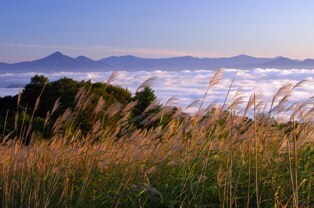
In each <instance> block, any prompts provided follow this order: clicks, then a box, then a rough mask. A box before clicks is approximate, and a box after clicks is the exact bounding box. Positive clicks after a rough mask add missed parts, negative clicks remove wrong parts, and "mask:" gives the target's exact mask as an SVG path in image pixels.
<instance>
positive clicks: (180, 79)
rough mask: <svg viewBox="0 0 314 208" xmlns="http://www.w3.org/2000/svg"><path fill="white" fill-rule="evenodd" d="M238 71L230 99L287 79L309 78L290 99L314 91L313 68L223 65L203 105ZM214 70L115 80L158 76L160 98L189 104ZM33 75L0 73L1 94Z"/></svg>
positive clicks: (221, 93)
mask: <svg viewBox="0 0 314 208" xmlns="http://www.w3.org/2000/svg"><path fill="white" fill-rule="evenodd" d="M236 72H237V74H236V77H235V81H234V84H233V86H232V88H231V92H230V95H229V99H228V101H227V102H231V100H232V97H233V96H234V94H235V92H236V91H239V92H240V93H242V95H243V96H245V97H246V99H247V100H248V99H249V97H250V96H251V94H252V93H254V92H256V93H257V94H259V95H261V96H262V97H263V99H264V101H266V102H269V101H270V100H271V98H272V97H273V95H274V93H275V92H276V91H277V90H278V89H279V88H280V87H281V86H282V85H284V84H285V83H288V82H290V83H292V84H295V83H297V82H299V81H301V80H307V82H306V83H304V84H303V85H302V86H301V87H299V88H296V89H295V90H294V92H293V93H292V96H291V97H290V98H289V101H290V102H299V101H305V100H307V99H309V98H311V97H312V96H313V95H314V69H312V70H308V69H304V70H302V69H290V70H282V69H252V70H236V69H224V70H223V73H222V79H221V81H220V82H219V84H217V85H216V86H214V87H213V88H211V89H210V90H209V92H208V94H207V96H206V100H205V105H204V106H206V105H207V104H209V103H212V102H216V103H223V102H224V99H225V97H226V94H227V92H228V89H229V86H230V83H231V80H232V78H233V76H234V74H235V73H236ZM214 74H215V71H210V70H197V71H189V70H184V71H179V72H175V71H162V70H157V71H151V72H149V71H136V72H127V71H119V72H117V77H116V78H115V79H114V81H113V83H112V84H115V85H119V86H122V87H125V88H128V89H129V90H130V91H131V92H132V93H134V92H135V91H136V89H137V88H138V86H140V85H141V84H142V83H143V82H144V81H145V80H147V79H148V78H150V77H155V78H156V79H155V80H154V82H153V84H152V88H153V89H154V90H155V93H156V95H157V97H158V99H159V100H160V101H161V102H166V101H167V100H168V99H169V98H171V97H176V98H178V100H177V102H176V103H175V105H179V106H182V107H186V106H188V105H189V104H190V103H192V102H193V101H196V100H201V99H202V98H203V96H204V93H205V91H206V89H207V87H208V83H209V81H210V79H211V78H212V77H213V75H214ZM34 75H35V73H19V74H11V73H5V74H0V97H3V96H6V95H14V94H17V92H18V90H19V87H18V86H24V85H25V84H26V83H28V82H29V81H30V78H31V77H32V76H34ZM43 75H45V76H47V77H49V79H50V80H57V79H59V78H61V77H68V78H73V79H75V80H92V81H93V82H104V81H106V80H107V79H108V77H109V76H110V75H111V72H84V73H81V72H78V73H75V72H58V73H49V74H45V73H43ZM8 86H9V87H10V88H8ZM194 110H195V109H194Z"/></svg>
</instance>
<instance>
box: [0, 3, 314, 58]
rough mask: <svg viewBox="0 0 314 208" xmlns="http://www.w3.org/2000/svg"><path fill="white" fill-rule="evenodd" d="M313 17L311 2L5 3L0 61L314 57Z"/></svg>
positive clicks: (0, 19)
mask: <svg viewBox="0 0 314 208" xmlns="http://www.w3.org/2000/svg"><path fill="white" fill-rule="evenodd" d="M313 11H314V1H312V0H298V1H295V0H263V1H262V0H237V1H236V0H194V1H192V0H158V1H157V0H155V1H153V0H132V1H131V0H1V2H0V28H1V29H0V62H10V63H12V62H17V61H23V60H32V59H36V58H40V57H43V56H46V55H47V54H49V53H52V52H54V51H56V50H58V51H61V52H63V53H65V54H68V55H70V56H74V57H75V56H78V55H86V56H88V57H91V58H94V59H99V58H103V57H106V56H111V55H125V54H132V55H137V56H142V57H171V56H183V55H192V56H197V57H218V56H219V57H221V56H234V55H238V54H242V53H245V54H248V55H252V56H257V57H273V56H287V57H291V58H299V59H304V58H308V57H311V58H314V12H313Z"/></svg>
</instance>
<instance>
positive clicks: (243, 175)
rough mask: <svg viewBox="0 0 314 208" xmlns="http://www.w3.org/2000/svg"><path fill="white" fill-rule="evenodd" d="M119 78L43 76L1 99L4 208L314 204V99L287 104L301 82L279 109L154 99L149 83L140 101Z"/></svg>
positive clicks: (237, 101)
mask: <svg viewBox="0 0 314 208" xmlns="http://www.w3.org/2000/svg"><path fill="white" fill-rule="evenodd" d="M220 74H221V71H218V72H217V73H216V75H215V76H214V77H213V78H212V79H211V80H210V81H209V85H208V89H207V91H206V92H205V94H204V99H205V98H206V96H208V94H209V90H210V89H211V88H212V87H213V86H214V85H216V84H217V83H218V82H219V80H220ZM113 78H114V76H112V77H111V78H109V80H108V81H107V82H106V83H91V82H88V81H87V82H84V81H83V82H76V81H73V80H71V79H67V78H64V79H61V80H58V81H54V82H49V81H48V80H47V78H45V77H42V76H35V77H34V78H33V79H32V81H31V83H30V84H28V85H27V86H26V87H25V89H24V90H23V92H22V93H21V94H19V95H17V96H15V97H6V98H2V99H0V106H1V112H0V119H1V132H0V135H1V137H0V138H1V143H2V144H1V147H0V151H1V157H0V170H1V171H0V178H1V180H0V198H1V203H2V204H1V206H2V207H313V206H314V192H313V179H314V175H313V171H314V169H313V167H314V146H313V142H314V139H313V133H314V132H313V130H314V129H313V127H314V126H313V112H314V108H313V104H314V103H313V98H310V99H309V100H307V101H305V102H302V103H289V102H288V100H289V96H290V95H291V92H292V91H293V90H294V89H295V88H297V87H301V85H302V84H303V82H302V81H301V82H299V83H297V84H296V85H292V84H289V83H288V84H286V85H284V86H282V87H281V88H280V89H278V91H277V92H276V93H275V94H274V97H273V100H272V102H271V104H270V106H269V109H265V108H264V104H265V103H264V102H263V101H262V100H261V99H260V98H259V96H258V95H256V94H252V96H251V97H250V98H249V100H248V101H244V99H243V96H242V95H241V94H239V93H237V94H236V95H235V96H234V97H233V98H229V97H228V96H229V93H228V94H227V95H226V99H225V100H226V102H225V103H223V104H222V105H216V104H215V103H212V104H210V105H209V106H204V105H205V104H204V102H203V101H204V99H203V101H201V102H200V103H192V104H191V105H190V106H188V107H187V108H186V109H181V108H180V107H174V106H172V104H171V103H172V100H171V99H170V100H169V101H168V102H167V103H165V104H163V105H161V104H160V103H158V102H156V101H154V100H155V98H156V97H155V95H154V92H153V90H152V89H151V88H150V87H149V83H150V81H151V80H148V81H146V82H145V83H143V84H142V85H141V86H140V87H139V89H138V90H137V93H136V94H135V96H132V95H131V93H130V92H128V91H127V90H125V89H122V88H120V87H117V86H113V85H111V84H110V83H111V80H112V79H113ZM230 89H232V85H231V86H230ZM229 91H230V90H229ZM227 101H228V102H227ZM229 101H230V102H229ZM244 102H246V103H245V105H243V104H244ZM243 106H244V107H243ZM191 107H197V108H198V111H197V112H196V113H194V114H187V113H185V111H186V110H188V109H189V108H191ZM282 116H285V118H286V119H285V120H280V119H279V118H281V117H282Z"/></svg>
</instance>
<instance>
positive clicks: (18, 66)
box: [0, 51, 314, 73]
mask: <svg viewBox="0 0 314 208" xmlns="http://www.w3.org/2000/svg"><path fill="white" fill-rule="evenodd" d="M220 68H238V69H252V68H277V69H314V59H305V60H303V61H300V60H294V59H289V58H286V57H282V56H279V57H275V58H256V57H252V56H248V55H239V56H233V57H223V58H196V57H192V56H182V57H173V58H141V57H136V56H131V55H126V56H110V57H107V58H103V59H100V60H97V61H96V60H92V59H90V58H88V57H85V56H78V57H76V58H72V57H70V56H67V55H64V54H62V53H61V52H58V51H57V52H55V53H53V54H51V55H49V56H47V57H44V58H42V59H38V60H34V61H27V62H20V63H15V64H7V63H0V72H2V73H9V72H12V73H18V72H46V73H49V72H58V71H59V72H60V71H69V72H87V71H95V72H105V71H118V70H125V71H140V70H145V71H152V70H168V71H179V70H201V69H203V70H217V69H220Z"/></svg>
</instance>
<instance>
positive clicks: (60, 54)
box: [50, 51, 63, 56]
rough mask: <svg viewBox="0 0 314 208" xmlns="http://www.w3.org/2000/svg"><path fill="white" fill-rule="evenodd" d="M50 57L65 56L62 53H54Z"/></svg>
mask: <svg viewBox="0 0 314 208" xmlns="http://www.w3.org/2000/svg"><path fill="white" fill-rule="evenodd" d="M50 56H63V54H62V53H61V52H60V51H56V52H54V53H52V54H51V55H50Z"/></svg>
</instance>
